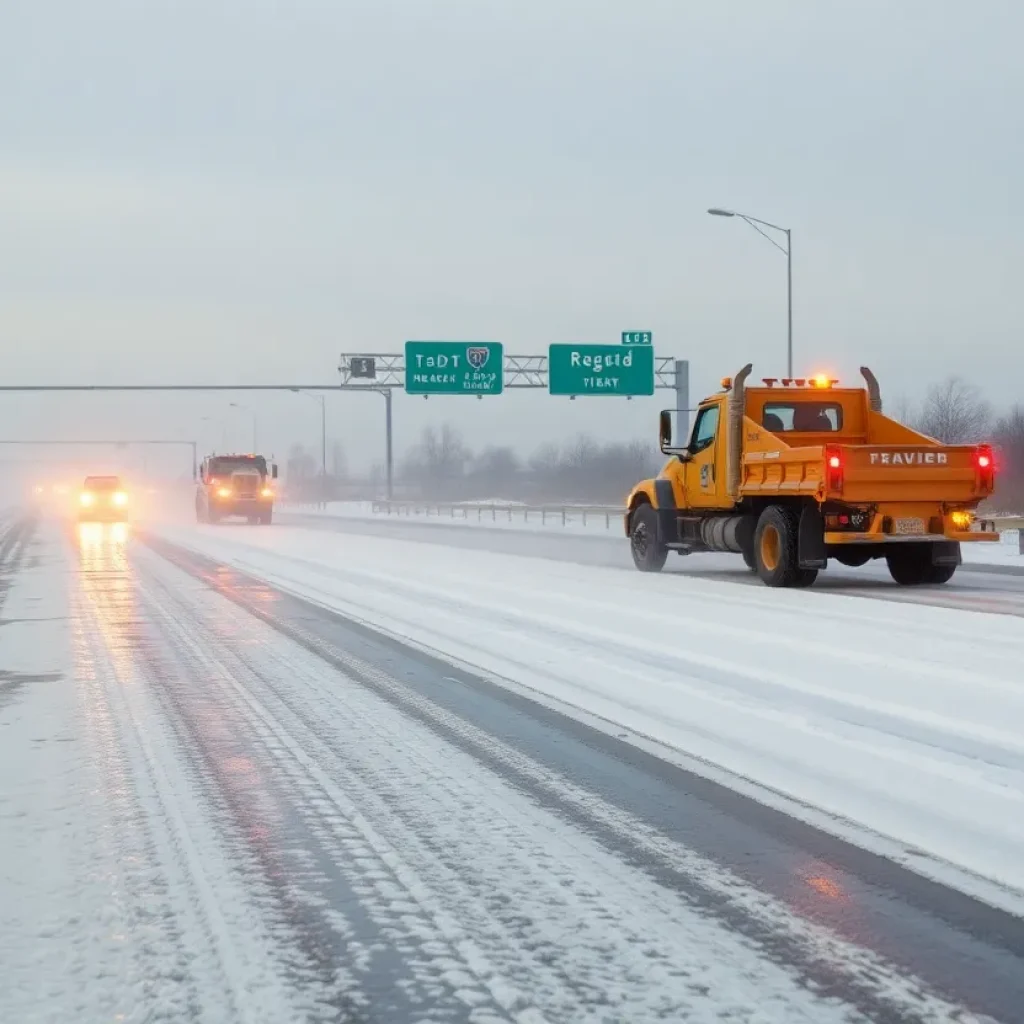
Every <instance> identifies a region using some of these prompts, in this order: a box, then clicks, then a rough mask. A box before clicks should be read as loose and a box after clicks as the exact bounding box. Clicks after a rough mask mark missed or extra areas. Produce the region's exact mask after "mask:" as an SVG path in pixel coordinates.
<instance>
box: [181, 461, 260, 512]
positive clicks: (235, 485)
mask: <svg viewBox="0 0 1024 1024" xmlns="http://www.w3.org/2000/svg"><path fill="white" fill-rule="evenodd" d="M276 479H277V465H276V463H270V464H269V465H268V463H267V460H266V459H265V458H264V457H263V456H262V455H251V454H250V455H208V456H207V457H206V458H205V459H203V461H202V464H201V466H200V467H199V480H198V483H197V487H196V522H199V523H218V522H220V521H221V520H223V519H227V518H229V517H231V516H238V517H244V518H245V519H246V520H247V521H248V522H249V523H251V524H256V523H263V524H269V523H271V522H272V521H273V516H274V484H273V481H274V480H276Z"/></svg>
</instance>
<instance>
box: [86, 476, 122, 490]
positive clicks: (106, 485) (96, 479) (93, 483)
mask: <svg viewBox="0 0 1024 1024" xmlns="http://www.w3.org/2000/svg"><path fill="white" fill-rule="evenodd" d="M85 489H86V490H87V491H119V490H120V489H121V480H120V478H119V477H116V476H87V477H86V478H85Z"/></svg>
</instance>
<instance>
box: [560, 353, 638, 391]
mask: <svg viewBox="0 0 1024 1024" xmlns="http://www.w3.org/2000/svg"><path fill="white" fill-rule="evenodd" d="M548 391H549V393H550V394H552V395H653V394H654V349H653V348H652V347H651V346H650V345H643V346H637V347H635V348H624V347H623V346H621V345H551V346H550V347H549V349H548Z"/></svg>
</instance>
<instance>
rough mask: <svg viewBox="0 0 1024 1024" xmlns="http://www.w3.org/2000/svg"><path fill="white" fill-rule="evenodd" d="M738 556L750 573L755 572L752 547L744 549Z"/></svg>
mask: <svg viewBox="0 0 1024 1024" xmlns="http://www.w3.org/2000/svg"><path fill="white" fill-rule="evenodd" d="M740 554H742V556H743V564H744V565H745V566H746V567H747V568H748V569H749V570H750V571H751V572H757V559H756V558H755V557H754V548H753V546H751V547H749V548H744V549H743V550H742V551H741V552H740Z"/></svg>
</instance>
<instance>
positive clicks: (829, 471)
mask: <svg viewBox="0 0 1024 1024" xmlns="http://www.w3.org/2000/svg"><path fill="white" fill-rule="evenodd" d="M825 488H826V490H829V491H841V490H842V489H843V453H842V451H840V450H839V449H838V448H826V449H825Z"/></svg>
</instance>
